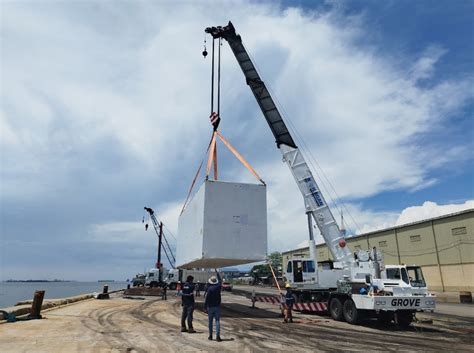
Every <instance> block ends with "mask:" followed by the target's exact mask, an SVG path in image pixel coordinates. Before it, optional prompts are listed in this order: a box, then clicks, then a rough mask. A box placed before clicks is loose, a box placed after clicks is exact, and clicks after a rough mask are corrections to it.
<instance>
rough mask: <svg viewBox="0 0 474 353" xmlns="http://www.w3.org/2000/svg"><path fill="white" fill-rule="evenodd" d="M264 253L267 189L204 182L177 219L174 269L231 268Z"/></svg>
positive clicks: (252, 260)
mask: <svg viewBox="0 0 474 353" xmlns="http://www.w3.org/2000/svg"><path fill="white" fill-rule="evenodd" d="M266 254H267V195H266V187H265V186H264V185H255V184H241V183H229V182H222V181H213V180H208V181H205V182H204V183H203V184H202V185H201V187H200V188H199V190H198V191H197V193H196V194H195V195H194V197H193V199H192V200H191V201H190V202H189V204H188V205H187V207H186V209H185V210H184V212H183V214H182V215H181V216H180V217H179V224H178V242H177V249H176V266H177V267H180V268H215V267H216V268H217V267H225V266H233V265H240V264H245V263H251V262H255V261H261V260H264V259H265V257H266Z"/></svg>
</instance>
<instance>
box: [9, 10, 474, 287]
mask: <svg viewBox="0 0 474 353" xmlns="http://www.w3.org/2000/svg"><path fill="white" fill-rule="evenodd" d="M216 4H219V6H216ZM0 6H1V10H2V11H1V33H0V34H1V37H2V41H1V45H2V50H1V59H2V60H1V73H2V75H1V97H2V104H1V108H0V109H1V110H0V114H1V115H0V126H1V132H0V134H1V136H0V148H1V171H0V177H1V179H0V180H1V184H0V187H1V189H0V192H1V195H0V197H1V199H0V202H1V204H0V206H1V209H0V212H1V239H0V245H1V250H0V255H1V259H0V260H1V272H0V279H8V278H22V279H26V278H69V279H79V280H87V279H100V278H116V279H124V278H129V277H131V276H133V274H134V273H136V272H138V271H142V270H143V268H144V267H151V266H153V264H154V261H155V256H156V255H155V249H156V245H155V244H156V237H155V236H154V234H153V233H152V232H150V231H148V232H145V231H144V229H143V225H142V223H141V218H142V216H143V206H151V207H153V208H154V209H155V210H156V212H157V215H158V217H159V218H160V219H161V220H163V221H164V222H165V224H166V225H167V228H168V229H169V231H170V232H171V233H172V234H174V235H175V236H176V235H177V221H178V215H179V210H180V208H181V206H182V204H183V202H184V198H185V197H186V192H187V189H188V187H189V184H190V182H191V180H192V177H193V175H194V172H195V170H196V168H197V166H198V164H199V162H200V160H201V158H202V157H203V154H204V150H205V147H206V144H207V141H208V139H209V136H210V127H209V125H208V115H209V112H208V109H209V85H210V77H209V76H210V75H209V73H210V61H209V60H204V59H203V58H202V56H201V51H202V46H203V39H204V31H203V30H204V28H205V27H207V26H210V25H220V24H226V23H227V21H228V20H229V19H230V20H232V21H233V23H234V25H235V27H236V29H237V32H238V33H240V34H241V35H242V38H243V41H244V44H245V45H246V47H247V49H248V50H249V52H250V54H251V56H252V57H253V58H254V60H255V64H256V66H257V68H258V69H259V71H260V73H261V75H262V77H263V79H264V81H265V82H266V83H267V85H268V86H269V87H270V88H271V90H272V92H273V93H274V98H276V99H277V100H278V102H279V103H280V104H281V106H282V112H283V114H284V116H285V118H286V120H287V122H288V125H291V126H294V127H295V129H296V132H294V133H295V134H296V135H295V136H296V140H297V144H298V145H299V146H301V147H305V150H304V152H306V153H307V157H308V159H309V160H311V161H313V159H314V161H313V164H314V165H315V166H316V167H318V165H319V166H321V168H322V170H323V171H324V175H326V176H327V178H328V179H329V181H330V183H331V185H332V186H334V189H335V190H336V192H337V195H338V196H339V197H340V199H341V200H342V201H344V203H345V205H346V208H347V209H348V210H349V212H350V216H352V217H350V216H349V215H346V219H347V222H348V224H347V226H348V227H349V228H350V231H351V233H357V232H365V231H370V230H375V229H381V228H384V227H388V226H393V225H395V224H400V223H405V222H410V221H415V220H420V217H426V214H429V215H430V216H438V215H440V214H445V213H450V212H455V211H458V210H461V209H465V208H472V207H473V202H474V201H473V200H474V184H473V178H474V168H473V155H472V151H473V150H474V146H473V145H474V128H473V120H472V118H473V104H474V102H473V95H474V92H473V88H472V87H474V85H473V77H474V76H473V75H474V65H473V61H474V47H473V46H474V44H473V43H474V40H473V36H474V33H473V32H474V29H473V25H472V20H471V19H472V16H473V15H474V3H473V2H472V1H449V2H448V1H436V2H434V1H416V2H413V1H324V2H313V1H296V2H293V1H292V2H281V3H275V2H247V1H240V2H234V3H230V2H224V3H217V2H212V1H210V2H198V3H196V2H187V1H186V2H185V1H181V2H180V1H178V2H165V1H161V2H151V1H141V2H131V1H121V2H118V3H111V2H98V1H80V2H74V1H73V2H60V1H33V2H29V1H22V2H13V1H4V2H2V3H1V5H0ZM208 43H209V39H208ZM222 53H223V58H222V60H223V62H222V108H221V111H222V119H223V121H222V125H221V131H222V133H223V134H224V135H225V136H226V137H227V138H228V139H229V140H230V141H231V142H232V143H233V144H234V145H235V147H236V148H237V149H238V150H239V151H240V152H241V153H242V154H243V155H244V156H245V157H246V158H247V159H248V160H249V162H250V163H251V164H252V165H253V166H254V167H255V169H256V170H257V171H258V172H259V174H260V175H262V177H263V179H264V180H265V181H266V182H267V184H268V215H269V219H268V224H269V250H270V251H273V250H280V251H281V250H287V249H289V248H292V247H296V246H298V245H300V244H301V243H302V242H304V241H305V239H306V238H307V234H306V220H305V214H304V208H303V202H302V199H301V196H300V194H299V191H298V189H297V187H296V185H295V183H294V181H293V180H292V177H291V175H290V172H289V171H288V170H287V169H286V167H285V166H284V165H283V164H282V163H281V158H280V154H279V152H278V150H277V149H276V148H275V145H274V142H273V136H272V135H271V133H270V131H269V129H268V127H267V125H266V123H265V121H264V119H263V117H262V115H261V112H260V110H259V108H258V106H257V104H256V103H255V100H254V98H253V96H252V94H251V92H250V90H249V89H248V87H247V86H246V84H245V81H244V80H243V76H242V73H241V72H240V69H239V67H238V65H237V63H236V61H235V59H234V58H233V56H232V54H231V51H230V49H229V48H228V46H227V44H224V46H223V52H222ZM219 151H220V152H219V155H220V162H219V163H220V170H221V176H222V179H223V180H229V181H245V182H253V181H254V180H253V179H252V176H251V175H249V174H248V172H247V171H246V170H244V169H243V168H242V167H241V166H240V165H239V164H238V162H236V161H235V160H234V159H233V158H232V157H231V156H230V155H229V154H228V153H227V152H226V151H225V150H224V149H223V147H222V148H220V149H219ZM316 162H317V165H316ZM315 172H317V173H318V174H321V170H319V167H318V168H317V170H315ZM321 175H322V174H321ZM323 179H325V178H323ZM325 184H327V182H326V183H325ZM329 189H331V187H329ZM323 190H325V189H323ZM329 191H331V192H330V194H331V196H333V197H335V196H336V195H335V194H334V192H333V191H332V190H329ZM325 195H326V197H327V198H328V199H329V194H325ZM336 218H338V217H337V216H336ZM351 218H354V220H355V221H356V223H357V226H356V225H355V224H354V222H352V221H351ZM169 237H170V240H171V241H173V240H174V239H173V237H172V236H171V234H170V235H169Z"/></svg>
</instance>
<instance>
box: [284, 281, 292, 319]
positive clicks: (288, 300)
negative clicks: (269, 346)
mask: <svg viewBox="0 0 474 353" xmlns="http://www.w3.org/2000/svg"><path fill="white" fill-rule="evenodd" d="M285 288H286V293H285V310H284V312H283V313H284V315H285V318H284V320H283V322H293V313H292V310H293V304H294V303H295V297H293V292H292V291H291V285H290V284H289V283H287V284H286V285H285Z"/></svg>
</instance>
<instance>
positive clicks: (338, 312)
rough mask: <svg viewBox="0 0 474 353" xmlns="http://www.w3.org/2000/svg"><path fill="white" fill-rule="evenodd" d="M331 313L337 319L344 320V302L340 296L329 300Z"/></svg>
mask: <svg viewBox="0 0 474 353" xmlns="http://www.w3.org/2000/svg"><path fill="white" fill-rule="evenodd" d="M329 314H331V317H332V318H333V319H334V320H336V321H343V320H344V317H343V314H342V302H341V300H340V299H339V298H337V297H334V298H332V299H331V301H330V302H329Z"/></svg>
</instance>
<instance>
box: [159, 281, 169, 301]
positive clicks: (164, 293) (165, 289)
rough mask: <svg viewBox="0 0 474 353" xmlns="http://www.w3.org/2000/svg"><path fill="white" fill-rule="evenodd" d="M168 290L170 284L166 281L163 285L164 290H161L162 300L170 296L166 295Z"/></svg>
mask: <svg viewBox="0 0 474 353" xmlns="http://www.w3.org/2000/svg"><path fill="white" fill-rule="evenodd" d="M167 290H168V284H167V283H165V284H163V287H162V290H161V300H166V299H168V298H167V297H166V291H167Z"/></svg>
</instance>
